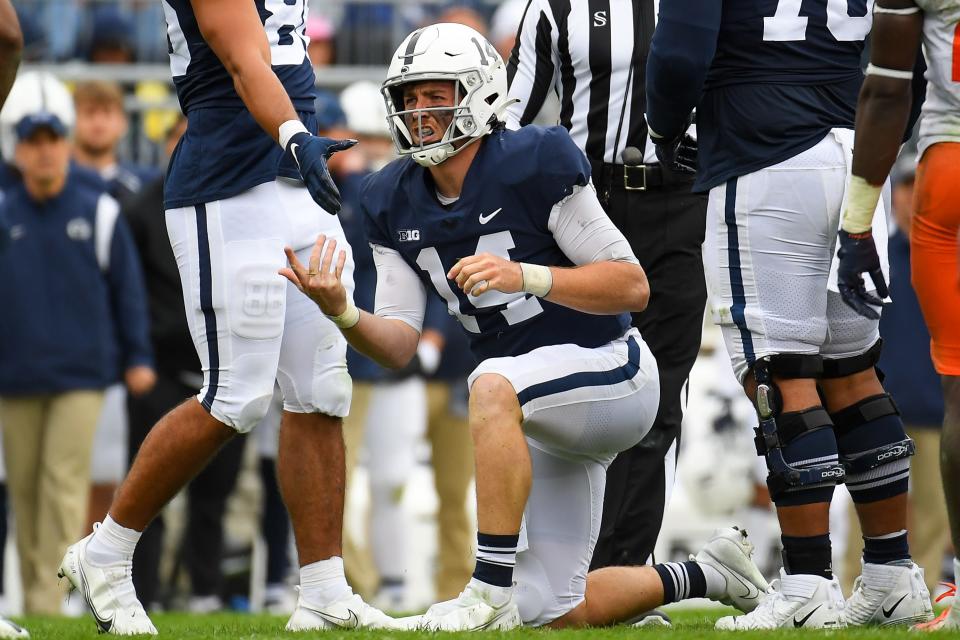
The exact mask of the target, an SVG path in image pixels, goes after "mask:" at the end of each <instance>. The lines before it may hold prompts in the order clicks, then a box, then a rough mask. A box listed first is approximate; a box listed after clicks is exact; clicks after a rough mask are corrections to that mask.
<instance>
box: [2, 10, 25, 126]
mask: <svg viewBox="0 0 960 640" xmlns="http://www.w3.org/2000/svg"><path fill="white" fill-rule="evenodd" d="M22 51H23V33H22V32H21V31H20V23H19V22H18V21H17V14H16V12H15V11H14V10H13V6H12V5H11V4H10V2H9V0H0V107H2V106H3V103H4V102H5V101H6V99H7V95H8V94H9V93H10V87H12V86H13V81H14V79H15V78H16V77H17V68H18V67H19V66H20V55H21V53H22Z"/></svg>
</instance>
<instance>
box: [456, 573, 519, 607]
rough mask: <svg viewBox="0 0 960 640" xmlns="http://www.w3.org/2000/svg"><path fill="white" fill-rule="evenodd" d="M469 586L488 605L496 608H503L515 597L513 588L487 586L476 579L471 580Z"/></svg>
mask: <svg viewBox="0 0 960 640" xmlns="http://www.w3.org/2000/svg"><path fill="white" fill-rule="evenodd" d="M467 586H468V587H469V588H470V589H471V590H472V591H473V592H474V593H476V594H477V595H479V596H480V597H481V599H483V600H484V602H486V603H487V604H489V605H490V606H492V607H494V608H499V607H502V606H503V605H505V604H507V603H508V602H510V597H511V596H512V595H513V587H498V586H497V585H493V584H487V583H486V582H483V581H481V580H477V579H476V578H470V582H468V583H467Z"/></svg>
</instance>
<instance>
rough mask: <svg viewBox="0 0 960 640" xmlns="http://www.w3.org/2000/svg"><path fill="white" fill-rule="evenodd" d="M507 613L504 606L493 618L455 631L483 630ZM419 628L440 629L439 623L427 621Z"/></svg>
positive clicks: (421, 629) (423, 629)
mask: <svg viewBox="0 0 960 640" xmlns="http://www.w3.org/2000/svg"><path fill="white" fill-rule="evenodd" d="M508 613H509V610H508V609H507V608H506V607H505V608H504V610H503V611H501V612H500V613H498V614H497V615H495V616H494V617H493V618H491V619H490V620H488V621H486V622H484V623H483V624H478V625H477V626H475V627H470V628H467V629H457V631H465V632H470V631H484V630H485V629H489V628H491V627H492V626H493V625H495V624H496V623H497V622H499V621H500V619H501V618H503V617H504V616H506V615H507V614H508ZM419 630H420V631H432V632H438V631H440V626H439V625H435V624H430V623H429V622H427V623H425V624H422V625H420V629H419Z"/></svg>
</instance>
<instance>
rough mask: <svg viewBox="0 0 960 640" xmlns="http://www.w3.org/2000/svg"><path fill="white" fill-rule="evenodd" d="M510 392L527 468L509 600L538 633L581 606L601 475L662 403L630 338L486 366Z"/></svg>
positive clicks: (649, 368) (648, 362)
mask: <svg viewBox="0 0 960 640" xmlns="http://www.w3.org/2000/svg"><path fill="white" fill-rule="evenodd" d="M484 374H496V375H500V376H503V377H504V378H506V379H507V380H509V381H510V383H511V384H512V385H513V388H514V389H515V390H516V392H517V398H518V399H519V400H520V406H521V409H522V411H523V431H524V434H525V435H526V438H527V444H528V445H529V448H530V459H531V462H532V464H533V485H532V487H531V490H530V498H529V500H528V501H527V507H526V509H525V511H524V516H523V526H522V528H521V532H520V543H519V546H518V554H517V564H516V569H515V570H514V581H515V582H516V589H515V598H516V600H517V604H518V606H519V607H520V616H521V617H522V618H523V621H524V623H525V624H527V625H531V626H540V625H544V624H547V623H549V622H551V621H553V620H555V619H557V618H559V617H560V616H562V615H564V614H565V613H567V612H568V611H570V610H571V609H573V608H574V607H576V606H577V605H578V604H580V603H581V602H582V601H583V598H584V594H585V592H586V584H587V571H588V570H589V567H590V559H591V557H592V556H593V549H594V546H595V545H596V542H597V535H598V534H599V532H600V517H601V515H602V512H603V494H604V488H605V486H606V470H607V466H608V465H609V464H610V463H611V462H612V461H613V458H614V457H615V456H616V455H617V453H619V452H620V451H624V450H626V449H629V448H630V447H632V446H633V445H635V444H636V443H637V442H639V441H640V440H641V439H642V438H643V436H645V435H646V433H647V432H648V431H649V430H650V427H651V426H652V425H653V421H654V418H655V417H656V415H657V408H658V405H659V402H660V378H659V375H658V373H657V363H656V360H654V357H653V354H652V353H650V349H649V348H647V345H646V344H645V343H644V342H643V340H642V339H641V338H640V334H639V332H637V330H636V329H630V330H629V331H628V332H627V333H626V334H625V335H624V336H623V337H621V338H619V339H617V340H615V341H613V342H611V343H609V344H607V345H604V346H602V347H598V348H595V349H587V348H584V347H579V346H577V345H573V344H560V345H554V346H549V347H541V348H539V349H534V350H533V351H531V352H530V353H527V354H524V355H521V356H515V357H506V358H490V359H488V360H484V361H483V362H482V363H481V364H480V366H479V367H477V369H476V370H475V371H474V372H473V373H472V374H471V375H470V378H469V380H468V383H469V384H470V385H472V384H473V382H474V381H475V380H476V379H477V378H478V377H480V376H481V375H484Z"/></svg>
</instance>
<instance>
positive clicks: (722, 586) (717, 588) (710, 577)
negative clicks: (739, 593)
mask: <svg viewBox="0 0 960 640" xmlns="http://www.w3.org/2000/svg"><path fill="white" fill-rule="evenodd" d="M697 565H698V566H699V567H700V569H701V570H702V571H703V578H704V580H706V582H707V597H708V598H710V599H711V600H719V599H720V598H721V597H722V596H723V594H724V593H726V592H727V580H726V578H724V577H723V574H722V573H720V572H719V571H717V570H716V569H714V568H713V567H712V566H710V565H709V564H706V563H704V562H698V563H697Z"/></svg>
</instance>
